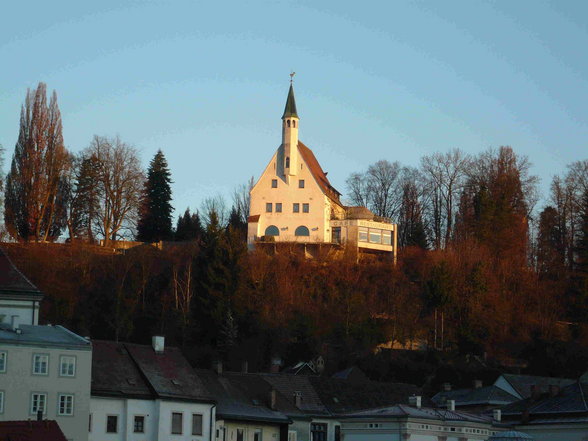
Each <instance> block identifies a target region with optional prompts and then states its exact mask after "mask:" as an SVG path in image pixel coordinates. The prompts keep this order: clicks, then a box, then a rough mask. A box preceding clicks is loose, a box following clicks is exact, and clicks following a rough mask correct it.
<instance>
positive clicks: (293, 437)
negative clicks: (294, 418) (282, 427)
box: [288, 430, 296, 441]
mask: <svg viewBox="0 0 588 441" xmlns="http://www.w3.org/2000/svg"><path fill="white" fill-rule="evenodd" d="M288 441H296V431H295V430H290V431H289V432H288Z"/></svg>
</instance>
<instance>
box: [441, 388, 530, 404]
mask: <svg viewBox="0 0 588 441" xmlns="http://www.w3.org/2000/svg"><path fill="white" fill-rule="evenodd" d="M518 399H519V398H518V397H515V396H514V395H512V394H510V393H508V392H506V391H505V390H503V389H501V388H499V387H497V386H494V385H492V386H486V387H479V388H470V389H456V390H449V391H442V392H439V393H437V394H436V395H435V396H434V397H433V398H431V401H433V402H434V403H435V404H436V405H438V406H439V405H442V404H445V403H447V400H455V405H456V406H473V405H481V404H488V405H496V406H502V405H505V404H509V403H513V402H515V401H517V400H518Z"/></svg>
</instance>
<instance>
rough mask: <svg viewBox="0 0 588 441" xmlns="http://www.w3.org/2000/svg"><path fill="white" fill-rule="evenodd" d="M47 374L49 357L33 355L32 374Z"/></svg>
mask: <svg viewBox="0 0 588 441" xmlns="http://www.w3.org/2000/svg"><path fill="white" fill-rule="evenodd" d="M48 373H49V356H48V355H45V354H34V355H33V374H34V375H47V374H48Z"/></svg>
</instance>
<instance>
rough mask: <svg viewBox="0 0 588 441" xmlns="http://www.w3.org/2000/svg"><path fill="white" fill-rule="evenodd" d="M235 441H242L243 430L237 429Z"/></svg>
mask: <svg viewBox="0 0 588 441" xmlns="http://www.w3.org/2000/svg"><path fill="white" fill-rule="evenodd" d="M237 441H243V429H237Z"/></svg>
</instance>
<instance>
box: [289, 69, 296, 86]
mask: <svg viewBox="0 0 588 441" xmlns="http://www.w3.org/2000/svg"><path fill="white" fill-rule="evenodd" d="M294 75H296V72H294V71H292V72H291V73H290V84H292V82H293V81H294Z"/></svg>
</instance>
